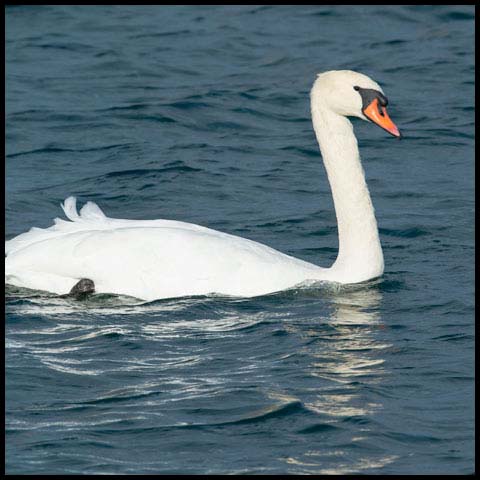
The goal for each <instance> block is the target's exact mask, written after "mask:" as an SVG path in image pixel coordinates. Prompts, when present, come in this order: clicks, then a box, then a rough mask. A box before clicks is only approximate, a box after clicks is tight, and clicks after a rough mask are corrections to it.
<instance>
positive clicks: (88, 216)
mask: <svg viewBox="0 0 480 480" xmlns="http://www.w3.org/2000/svg"><path fill="white" fill-rule="evenodd" d="M61 207H62V209H63V211H64V212H65V215H66V217H67V218H68V220H70V221H68V220H62V219H61V218H55V219H54V220H53V222H54V224H53V225H52V226H51V227H49V228H37V227H32V228H31V229H30V230H29V231H28V232H25V233H22V234H20V235H18V236H16V237H15V238H12V239H11V240H8V241H7V242H5V255H7V256H8V255H10V254H11V253H13V252H15V251H17V250H20V249H21V248H24V247H27V246H28V245H31V244H33V243H36V242H40V241H42V240H48V239H50V238H53V237H58V236H60V235H64V234H67V233H73V232H77V231H80V230H86V229H88V228H91V227H92V224H96V225H97V226H100V224H103V225H105V223H106V221H107V220H108V217H107V216H106V215H105V214H104V213H103V212H102V210H101V209H100V207H99V206H98V205H97V204H95V203H93V202H87V203H86V204H85V205H84V206H83V207H82V208H81V209H80V214H78V212H77V199H76V198H75V197H68V198H67V199H66V200H65V201H64V202H63V204H61Z"/></svg>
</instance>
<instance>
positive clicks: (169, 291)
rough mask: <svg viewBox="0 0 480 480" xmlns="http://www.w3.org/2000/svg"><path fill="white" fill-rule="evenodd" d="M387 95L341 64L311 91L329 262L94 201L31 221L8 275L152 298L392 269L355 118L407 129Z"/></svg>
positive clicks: (48, 285) (20, 281) (235, 291)
mask: <svg viewBox="0 0 480 480" xmlns="http://www.w3.org/2000/svg"><path fill="white" fill-rule="evenodd" d="M386 104H387V99H386V98H385V96H384V95H383V92H382V89H381V88H380V86H379V85H378V84H377V83H376V82H374V81H373V80H371V79H370V78H369V77H367V76H365V75H362V74H360V73H357V72H353V71H348V70H342V71H330V72H326V73H322V74H319V75H318V77H317V79H316V81H315V83H314V85H313V88H312V90H311V112H312V120H313V127H314V130H315V134H316V136H317V140H318V143H319V145H320V150H321V153H322V156H323V161H324V163H325V168H326V170H327V174H328V180H329V182H330V186H331V189H332V194H333V200H334V205H335V212H336V215H337V221H338V234H339V253H338V257H337V259H336V261H335V263H334V264H333V266H332V267H330V268H321V267H318V266H317V265H314V264H311V263H308V262H305V261H303V260H299V259H297V258H293V257H291V256H289V255H285V254H283V253H281V252H278V251H276V250H274V249H272V248H270V247H267V246H265V245H262V244H260V243H257V242H254V241H252V240H247V239H245V238H240V237H237V236H234V235H229V234H226V233H222V232H218V231H215V230H211V229H209V228H206V227H201V226H198V225H193V224H189V223H184V222H177V221H171V220H122V219H116V218H108V217H106V216H105V215H104V214H103V212H102V211H101V210H100V208H99V207H98V206H97V205H96V204H94V203H91V202H88V203H86V204H85V205H84V206H83V208H82V209H81V210H80V215H79V214H78V213H77V211H76V201H75V198H73V197H69V198H67V199H66V200H65V203H64V205H62V208H63V210H64V212H65V215H66V216H67V217H68V219H69V220H70V221H66V220H61V219H58V218H56V219H55V220H54V225H53V226H51V227H49V228H46V229H39V228H32V229H31V230H30V231H28V232H26V233H23V234H21V235H18V236H17V237H15V238H13V239H11V240H9V241H7V242H6V243H5V253H6V255H7V256H6V259H5V282H6V283H9V284H12V285H16V286H20V287H27V288H33V289H38V290H46V291H49V292H54V293H57V294H66V293H68V292H69V291H70V290H71V289H72V287H74V285H76V284H77V282H78V281H79V280H80V279H82V278H88V279H91V280H93V282H94V284H95V291H96V292H99V293H102V292H104V293H107V292H108V293H116V294H124V295H130V296H133V297H137V298H140V299H145V300H153V299H160V298H168V297H179V296H186V295H202V294H209V293H218V294H226V295H235V296H245V297H248V296H255V295H262V294H266V293H270V292H274V291H279V290H283V289H286V288H289V287H292V286H294V285H296V284H299V283H301V282H304V281H307V280H318V281H321V280H325V281H334V282H339V283H356V282H362V281H365V280H369V279H371V278H374V277H378V276H380V275H382V273H383V254H382V247H381V245H380V239H379V236H378V228H377V222H376V219H375V215H374V209H373V206H372V202H371V200H370V194H369V192H368V188H367V185H366V183H365V176H364V172H363V169H362V165H361V163H360V157H359V152H358V146H357V140H356V138H355V135H354V133H353V128H352V124H351V123H350V121H349V120H348V119H347V118H346V117H347V116H355V117H359V118H362V119H364V120H371V121H372V122H374V123H376V124H378V125H379V126H381V127H382V128H384V129H385V130H387V131H388V132H390V133H391V134H392V135H394V136H396V137H400V133H399V131H398V129H397V127H396V126H395V125H394V124H393V122H392V121H391V120H390V118H389V117H388V114H387V112H386V109H385V107H386Z"/></svg>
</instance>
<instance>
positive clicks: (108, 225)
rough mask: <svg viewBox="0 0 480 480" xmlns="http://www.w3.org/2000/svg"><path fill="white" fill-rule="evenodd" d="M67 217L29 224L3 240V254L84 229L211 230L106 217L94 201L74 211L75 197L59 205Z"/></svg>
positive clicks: (170, 221) (164, 221) (186, 224)
mask: <svg viewBox="0 0 480 480" xmlns="http://www.w3.org/2000/svg"><path fill="white" fill-rule="evenodd" d="M61 207H62V209H63V211H64V212H65V216H66V217H67V218H68V220H63V219H61V218H55V219H54V220H53V222H54V224H53V225H52V226H51V227H48V228H37V227H32V228H31V229H30V230H29V231H28V232H25V233H22V234H20V235H18V236H16V237H15V238H12V239H11V240H8V241H6V242H5V255H7V256H8V255H10V254H11V253H13V252H16V251H18V250H21V249H22V248H25V247H27V246H29V245H32V244H34V243H37V242H42V241H44V240H50V239H53V238H57V237H60V236H63V235H67V234H71V233H78V232H86V231H92V230H111V229H118V228H132V227H156V228H162V227H168V228H171V227H174V228H182V229H185V230H194V231H213V230H211V229H209V228H207V227H202V226H200V225H194V224H192V223H186V222H179V221H175V220H127V219H121V218H109V217H107V216H106V215H105V214H104V213H103V212H102V210H101V209H100V207H99V206H98V205H97V204H96V203H93V202H87V203H86V204H85V205H84V206H83V207H82V208H81V210H80V213H77V207H76V198H75V197H68V198H67V199H66V200H65V202H64V203H63V204H62V205H61Z"/></svg>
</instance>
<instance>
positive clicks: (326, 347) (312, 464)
mask: <svg viewBox="0 0 480 480" xmlns="http://www.w3.org/2000/svg"><path fill="white" fill-rule="evenodd" d="M328 300H329V301H330V305H331V307H332V311H331V314H330V315H329V317H328V319H326V321H327V322H328V325H329V326H330V327H333V328H332V331H331V332H329V333H327V334H325V329H324V325H322V324H320V323H319V324H318V327H317V328H315V327H312V326H310V328H309V329H305V330H303V333H304V334H306V335H308V336H309V337H311V339H312V341H311V342H308V343H307V345H306V346H304V348H303V350H304V353H308V355H309V356H310V357H311V359H312V360H311V362H310V372H309V373H310V374H311V375H312V376H314V377H317V378H319V379H321V380H322V384H324V383H325V385H323V386H322V387H321V388H319V389H318V393H315V394H314V395H312V396H310V398H309V400H308V401H307V402H305V407H307V408H308V409H309V410H311V411H313V412H315V413H316V414H318V415H319V416H320V418H321V419H322V422H323V425H321V426H322V428H323V429H325V425H330V426H331V427H339V426H340V427H341V428H343V425H345V424H346V423H348V424H351V425H350V428H356V431H357V435H356V436H354V437H353V438H352V437H349V439H348V443H347V442H345V444H343V445H342V441H340V442H339V444H338V447H337V448H334V449H332V448H329V449H325V448H324V446H323V445H321V446H320V448H315V449H314V448H309V449H308V450H307V451H305V452H303V453H302V454H301V455H300V456H298V457H288V458H287V459H286V460H285V461H286V462H287V463H288V464H289V465H294V466H297V467H298V468H299V471H298V473H319V474H324V475H330V474H334V475H339V474H345V473H352V472H362V471H365V470H368V469H372V468H380V467H383V466H384V465H387V464H389V463H391V462H393V461H394V460H395V459H396V458H397V457H396V456H392V455H390V456H382V455H381V454H379V453H378V452H374V453H370V454H368V455H365V454H363V455H362V454H360V453H352V450H351V447H352V445H358V446H364V445H368V442H369V431H370V426H369V424H370V423H371V421H375V414H376V412H377V411H378V410H379V409H381V408H382V403H381V401H379V402H371V401H366V400H365V398H364V394H363V392H364V391H365V389H366V388H368V389H369V390H370V391H371V390H372V389H374V388H376V387H379V386H381V382H382V379H383V378H384V377H385V375H388V371H386V369H385V367H384V361H385V360H384V358H383V357H382V351H384V350H385V349H387V348H389V347H391V345H389V344H386V343H384V342H382V341H380V340H379V338H378V335H377V333H378V331H379V329H381V328H382V319H381V318H380V315H379V311H380V303H381V300H382V293H381V291H380V289H379V287H378V284H374V283H373V284H371V285H369V286H367V287H366V288H365V286H364V287H363V288H359V287H346V288H342V289H339V290H338V291H336V292H332V294H331V295H329V296H328ZM290 328H295V326H290ZM307 430H308V431H313V430H314V427H313V428H311V429H307ZM317 430H320V428H318V429H317ZM309 446H310V447H311V444H310V445H309ZM358 450H359V451H361V450H362V449H358ZM354 452H355V450H354ZM327 459H328V461H326V460H327ZM333 459H338V460H337V461H334V460H333ZM332 462H333V463H335V464H336V466H335V467H332ZM325 464H329V467H328V468H324V467H323V466H322V465H325Z"/></svg>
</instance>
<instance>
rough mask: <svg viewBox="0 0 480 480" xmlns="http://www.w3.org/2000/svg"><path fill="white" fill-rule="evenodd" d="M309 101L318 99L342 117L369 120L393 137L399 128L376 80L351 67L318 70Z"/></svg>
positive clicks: (396, 135)
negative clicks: (391, 115) (389, 111)
mask: <svg viewBox="0 0 480 480" xmlns="http://www.w3.org/2000/svg"><path fill="white" fill-rule="evenodd" d="M311 95H312V103H315V102H321V103H322V104H323V105H326V106H327V107H328V108H329V109H330V110H332V111H333V112H335V113H337V114H338V115H343V116H345V117H358V118H361V119H362V120H367V121H371V122H373V123H375V124H377V125H378V126H379V127H381V128H383V129H384V130H386V131H387V132H388V133H390V134H392V135H393V136H395V137H398V138H400V132H399V130H398V128H397V127H396V125H395V124H394V123H393V122H392V120H391V119H390V117H389V116H388V113H387V109H386V107H387V104H388V100H387V97H386V96H385V95H384V93H383V90H382V88H381V87H380V85H379V84H378V83H377V82H374V81H373V80H372V79H371V78H370V77H367V76H366V75H363V74H362V73H358V72H353V71H352V70H332V71H330V72H325V73H320V74H319V75H318V77H317V80H316V81H315V83H314V85H313V88H312V93H311Z"/></svg>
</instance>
